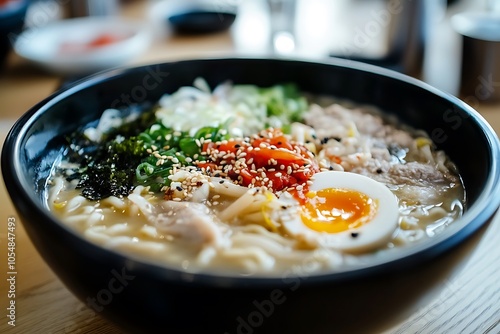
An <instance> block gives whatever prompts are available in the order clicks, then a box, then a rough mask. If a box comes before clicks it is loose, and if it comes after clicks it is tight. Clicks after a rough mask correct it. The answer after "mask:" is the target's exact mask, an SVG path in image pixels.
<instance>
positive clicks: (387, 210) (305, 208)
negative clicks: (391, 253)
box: [279, 171, 399, 252]
mask: <svg viewBox="0 0 500 334" xmlns="http://www.w3.org/2000/svg"><path fill="white" fill-rule="evenodd" d="M279 199H280V201H282V202H285V203H287V205H288V206H289V208H291V209H292V210H293V209H295V210H294V214H289V215H287V216H286V217H282V219H281V224H282V226H283V228H284V229H285V231H286V232H287V234H289V235H290V236H292V237H295V238H297V239H299V240H302V241H305V242H306V243H308V244H311V245H316V246H324V247H328V248H333V249H338V250H341V251H345V252H366V251H370V250H373V249H375V248H377V247H380V246H382V245H384V244H385V243H387V242H388V241H389V240H390V238H391V236H392V234H393V233H394V231H395V230H396V228H397V226H398V219H399V206H398V201H397V198H396V196H395V195H394V194H393V193H392V192H391V191H390V190H389V189H388V188H387V187H386V186H385V185H383V184H382V183H379V182H377V181H375V180H373V179H370V178H369V177H366V176H363V175H359V174H355V173H349V172H337V171H331V172H321V173H317V174H315V175H314V180H313V184H312V185H311V186H310V189H309V191H308V192H307V193H306V195H305V200H303V201H301V203H299V202H298V201H297V200H296V199H295V198H294V197H293V196H292V195H290V194H289V193H284V194H282V195H281V196H280V198H279ZM288 212H289V213H290V211H288Z"/></svg>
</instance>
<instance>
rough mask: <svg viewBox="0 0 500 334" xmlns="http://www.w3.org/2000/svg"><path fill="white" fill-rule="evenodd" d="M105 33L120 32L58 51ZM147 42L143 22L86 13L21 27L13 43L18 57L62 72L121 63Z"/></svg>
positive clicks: (102, 67)
mask: <svg viewBox="0 0 500 334" xmlns="http://www.w3.org/2000/svg"><path fill="white" fill-rule="evenodd" d="M103 34H106V35H115V36H123V37H122V38H120V39H119V40H118V41H115V42H113V43H110V44H106V45H102V46H99V47H92V48H86V49H85V50H81V51H80V52H77V51H74V50H73V51H66V52H64V51H62V49H61V48H62V46H63V44H64V43H66V45H68V44H69V43H70V44H72V45H74V46H75V45H77V44H78V43H80V44H83V45H84V44H86V43H89V42H91V41H93V40H95V39H96V38H98V37H100V36H103ZM150 43H151V34H150V33H149V31H148V29H147V28H146V27H145V25H143V24H141V23H138V22H134V21H128V20H123V19H118V18H109V17H86V18H78V19H69V20H62V21H56V22H53V23H51V24H48V25H46V26H43V27H39V28H38V27H35V28H31V29H29V30H26V31H24V32H23V33H22V34H21V35H19V37H18V39H17V40H16V42H15V43H14V50H15V51H16V53H17V54H19V55H20V56H21V57H23V58H25V59H28V60H30V61H32V62H34V63H36V64H38V65H40V66H42V67H43V68H45V69H47V70H50V71H52V72H56V73H62V74H83V73H90V72H95V71H99V70H103V69H106V68H110V67H115V66H118V65H122V64H124V63H126V62H127V61H129V60H131V59H133V58H135V57H137V56H139V55H140V54H141V53H143V52H144V51H145V50H146V49H147V48H148V47H149V45H150Z"/></svg>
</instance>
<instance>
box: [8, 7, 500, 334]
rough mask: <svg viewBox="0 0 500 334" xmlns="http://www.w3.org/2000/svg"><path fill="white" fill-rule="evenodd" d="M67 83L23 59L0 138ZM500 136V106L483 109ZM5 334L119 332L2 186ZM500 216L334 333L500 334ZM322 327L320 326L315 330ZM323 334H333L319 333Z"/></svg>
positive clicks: (168, 43)
mask: <svg viewBox="0 0 500 334" xmlns="http://www.w3.org/2000/svg"><path fill="white" fill-rule="evenodd" d="M144 13H145V12H144V4H143V3H141V2H138V3H129V4H128V6H127V7H126V8H125V11H124V13H123V14H124V15H126V16H135V17H143V16H144V15H145V14H144ZM236 44H237V41H235V39H234V32H233V33H231V32H223V33H218V34H214V35H208V36H204V37H183V38H181V37H175V36H166V37H164V38H163V39H162V40H161V41H159V42H157V43H155V46H153V47H152V48H151V49H150V51H149V52H148V53H147V54H145V55H144V56H143V57H142V58H141V59H138V60H136V61H135V62H133V63H132V64H140V63H150V62H156V61H165V60H168V59H180V58H188V57H190V58H193V57H198V56H206V55H207V54H209V55H222V54H228V53H232V52H235V50H236V47H235V45H236ZM60 83H61V78H60V77H58V76H56V75H50V74H46V73H44V72H41V71H39V70H37V69H35V68H33V67H31V66H29V65H27V64H26V63H25V62H24V61H22V60H20V59H18V58H17V57H16V56H15V55H14V54H12V55H11V56H10V58H9V61H8V64H7V67H6V69H5V70H4V72H3V73H1V74H0V137H1V141H2V142H3V140H4V138H5V135H6V132H7V131H8V129H9V128H10V126H11V125H12V124H13V123H14V121H15V120H16V119H17V118H18V117H20V116H21V115H22V114H23V113H24V112H25V111H27V110H28V109H29V108H30V107H31V106H32V105H34V104H35V103H37V102H38V101H40V100H42V99H43V98H45V97H46V96H48V95H49V94H50V93H51V92H53V91H54V90H55V89H56V88H57V87H58V85H59V84H60ZM475 107H476V108H477V109H478V110H479V112H480V113H481V114H482V115H483V116H484V117H485V118H486V119H487V120H488V121H489V122H490V123H491V125H492V126H493V128H494V129H495V131H496V132H497V133H500V105H499V104H484V103H478V104H477V105H476V106H475ZM0 206H1V210H0V253H1V254H2V255H1V256H0V258H1V261H0V268H1V269H0V282H2V283H1V286H0V315H1V316H0V332H2V333H3V332H6V333H30V332H33V333H34V332H37V333H87V332H91V333H119V332H120V331H119V329H118V328H117V327H115V326H114V325H113V324H110V323H108V322H107V321H106V320H104V319H102V318H100V317H98V316H97V315H95V314H94V312H92V311H91V310H90V309H88V308H86V306H85V305H84V304H83V303H82V302H80V301H79V300H77V299H76V298H75V297H74V296H73V295H72V294H71V293H70V292H69V291H68V290H67V289H66V288H65V286H64V285H63V284H62V283H61V281H59V279H58V278H57V277H56V276H55V275H54V273H53V272H52V271H51V270H50V269H49V267H48V266H47V265H46V264H45V262H44V261H43V260H42V259H41V257H40V255H39V254H38V253H37V251H36V250H35V249H34V247H33V245H32V244H31V242H30V240H29V239H28V237H27V235H26V233H25V231H24V229H23V226H22V223H21V221H19V219H18V218H17V214H16V212H15V210H14V208H13V206H12V204H11V202H10V199H9V197H8V195H7V194H6V190H5V188H4V185H3V182H0ZM9 220H10V221H15V227H16V230H15V232H16V266H17V268H16V269H17V275H16V296H15V300H16V322H15V324H16V326H15V327H12V326H9V325H8V324H7V321H8V320H9V319H8V318H7V317H6V315H7V312H8V311H7V310H6V308H7V307H8V299H7V294H8V290H9V287H8V285H7V284H5V283H6V279H7V278H8V275H7V272H8V268H7V256H6V254H7V246H6V244H7V222H8V221H9ZM499 241H500V214H497V215H496V216H495V217H494V218H493V219H492V220H491V221H490V222H489V223H488V224H486V225H485V226H484V227H483V228H481V230H480V231H479V232H477V233H476V234H474V235H473V236H472V237H471V238H470V239H468V240H467V241H466V242H464V243H462V244H461V245H460V246H458V247H456V248H455V249H453V250H452V251H450V252H448V253H447V254H445V255H444V256H442V257H440V258H438V259H436V260H434V261H432V262H431V263H429V264H428V265H426V266H424V267H422V268H420V269H419V271H418V272H416V273H415V272H413V273H412V274H411V275H405V274H402V275H396V276H394V278H393V279H387V280H386V281H383V282H381V281H380V280H374V282H373V283H371V284H367V285H366V286H365V287H364V288H363V289H362V292H363V293H364V294H365V298H364V300H365V301H364V302H363V304H362V305H359V304H355V303H352V302H349V301H346V307H345V312H343V313H342V315H341V316H339V317H335V316H334V315H333V316H332V328H338V329H339V331H340V332H345V333H383V332H385V333H499V332H500V323H499V322H500V261H499V260H498V259H500V247H499ZM312 328H314V326H313V327H312ZM318 332H325V333H326V332H331V330H328V329H318Z"/></svg>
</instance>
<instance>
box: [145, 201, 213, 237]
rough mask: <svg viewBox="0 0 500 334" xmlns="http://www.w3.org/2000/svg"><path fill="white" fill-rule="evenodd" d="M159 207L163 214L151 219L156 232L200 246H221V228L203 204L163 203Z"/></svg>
mask: <svg viewBox="0 0 500 334" xmlns="http://www.w3.org/2000/svg"><path fill="white" fill-rule="evenodd" d="M161 207H162V209H163V212H161V213H159V214H158V215H157V216H156V217H155V218H154V219H153V220H154V224H155V226H156V229H157V230H158V232H160V233H162V234H166V235H171V236H173V237H174V238H179V239H182V240H183V241H186V242H189V243H193V244H198V245H200V246H205V245H213V246H218V245H220V244H221V242H222V231H221V228H220V227H219V226H218V225H217V224H216V222H215V221H214V218H213V216H212V215H211V214H210V210H209V209H208V207H207V206H205V205H204V204H201V203H193V202H184V203H179V202H174V201H165V202H163V203H162V204H161Z"/></svg>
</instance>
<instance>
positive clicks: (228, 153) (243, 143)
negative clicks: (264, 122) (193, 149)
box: [198, 129, 319, 198]
mask: <svg viewBox="0 0 500 334" xmlns="http://www.w3.org/2000/svg"><path fill="white" fill-rule="evenodd" d="M202 150H203V152H204V153H205V155H206V156H207V157H208V159H209V162H202V163H199V164H198V167H200V168H205V170H206V169H207V167H209V169H210V170H208V171H207V173H209V174H210V175H221V176H227V177H229V178H231V179H232V180H234V181H237V183H238V184H240V185H242V186H247V187H248V186H251V187H259V186H266V187H267V188H269V189H270V190H273V191H281V190H286V189H288V188H292V187H298V188H299V190H298V191H297V192H298V193H299V192H300V194H302V195H301V196H303V192H304V191H305V190H306V188H307V181H308V180H309V179H310V178H311V177H312V176H313V174H314V173H316V172H318V171H319V168H318V166H317V164H316V162H315V161H314V159H313V155H312V153H311V152H310V151H309V150H308V149H307V148H306V147H305V146H303V145H301V144H299V143H295V142H293V141H291V140H289V139H288V138H287V137H286V136H285V135H284V134H283V133H282V132H281V130H276V129H268V130H264V131H262V132H261V133H260V134H258V135H254V136H252V137H251V138H247V139H246V140H243V139H232V140H228V141H222V142H216V143H213V142H205V143H204V145H203V149H202ZM214 168H216V169H215V170H214ZM300 189H302V190H300ZM299 198H300V197H299Z"/></svg>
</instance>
